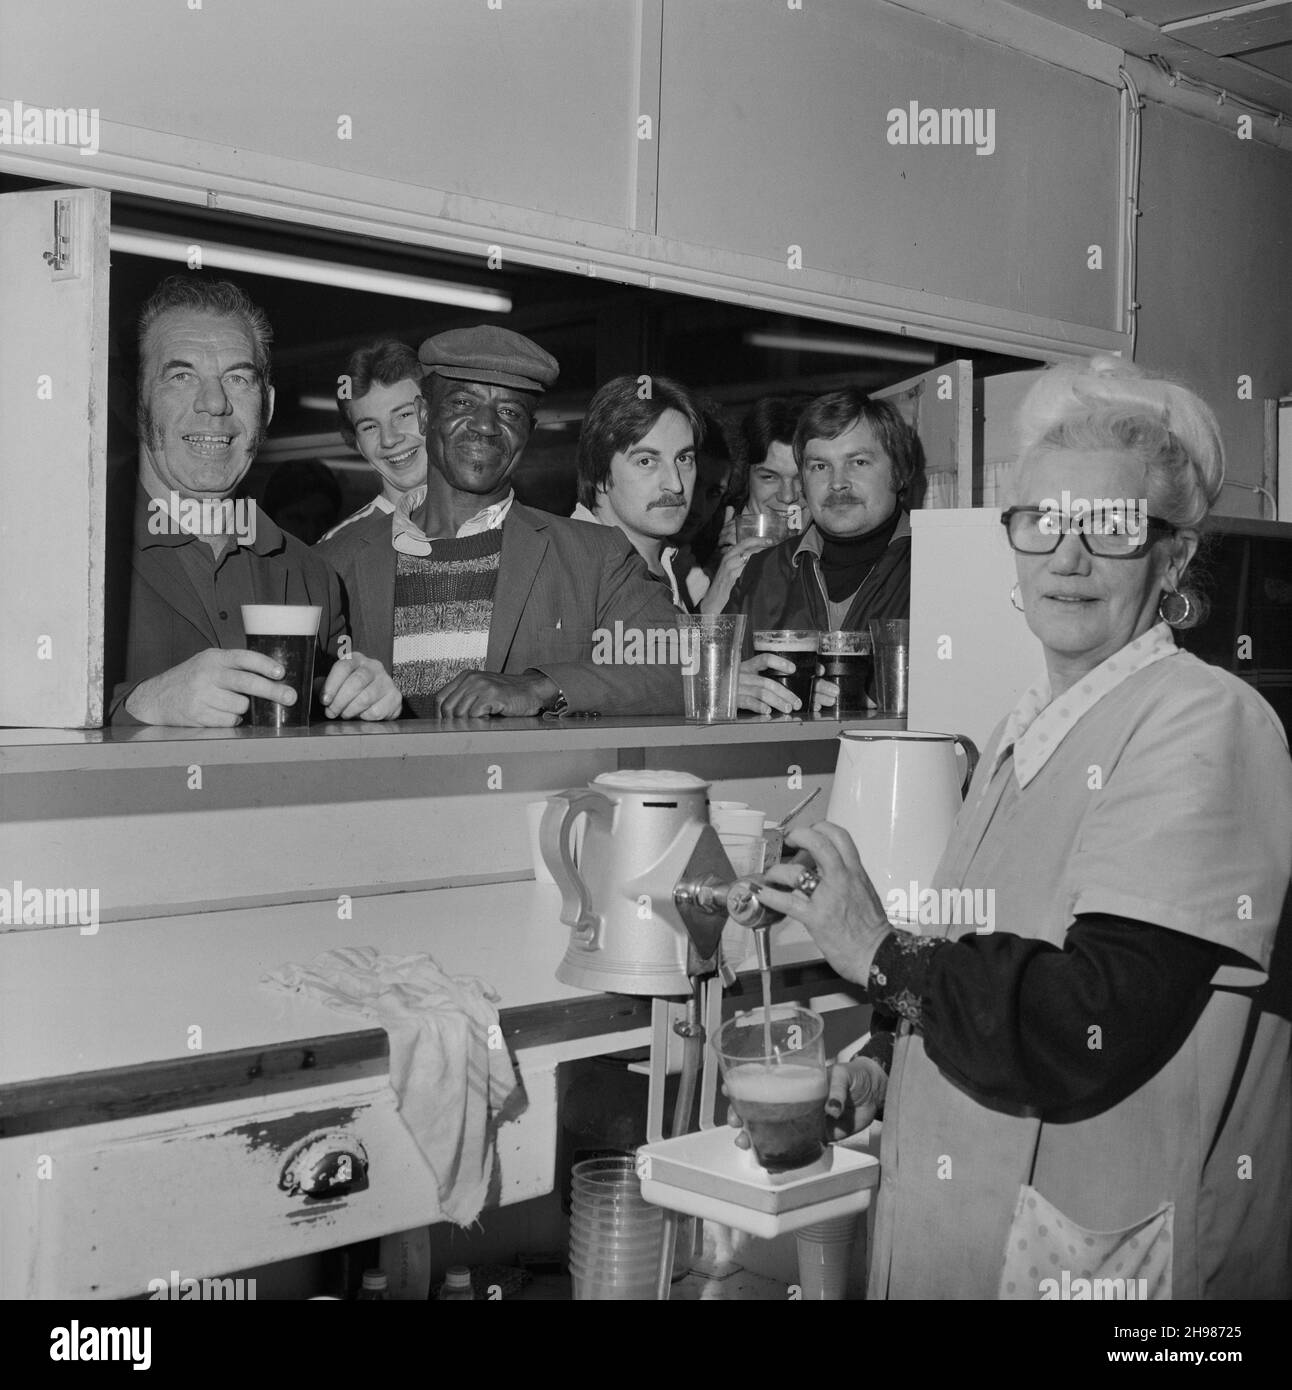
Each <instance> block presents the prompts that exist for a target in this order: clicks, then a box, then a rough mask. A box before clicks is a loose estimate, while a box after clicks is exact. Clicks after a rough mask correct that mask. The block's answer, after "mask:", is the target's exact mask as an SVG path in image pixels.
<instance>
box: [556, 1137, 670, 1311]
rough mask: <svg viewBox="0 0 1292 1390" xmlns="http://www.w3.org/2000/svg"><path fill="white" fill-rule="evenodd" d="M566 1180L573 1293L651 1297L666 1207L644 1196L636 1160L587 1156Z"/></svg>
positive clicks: (590, 1297) (594, 1296)
mask: <svg viewBox="0 0 1292 1390" xmlns="http://www.w3.org/2000/svg"><path fill="white" fill-rule="evenodd" d="M570 1186H571V1197H572V1201H571V1214H570V1255H569V1263H570V1274H571V1277H572V1279H573V1281H574V1297H575V1298H576V1299H578V1300H580V1301H586V1300H601V1299H654V1298H655V1296H656V1289H657V1281H658V1278H659V1262H660V1256H661V1253H662V1251H663V1244H664V1213H663V1210H662V1209H661V1208H660V1207H656V1206H654V1205H652V1204H651V1203H649V1202H647V1201H646V1200H645V1199H644V1198H643V1197H642V1195H641V1184H640V1182H639V1181H638V1178H637V1166H636V1160H635V1159H634V1158H633V1157H631V1156H622V1157H610V1158H590V1159H585V1160H584V1161H583V1162H582V1163H576V1164H575V1165H574V1171H573V1174H572V1177H571V1184H570Z"/></svg>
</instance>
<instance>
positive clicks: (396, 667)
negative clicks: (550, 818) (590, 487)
mask: <svg viewBox="0 0 1292 1390" xmlns="http://www.w3.org/2000/svg"><path fill="white" fill-rule="evenodd" d="M418 356H419V358H420V360H421V363H422V365H423V366H424V367H425V368H426V371H427V379H426V383H425V390H424V399H423V400H422V402H421V403H420V404H419V406H418V412H419V427H420V429H421V431H422V433H423V435H424V436H425V439H426V456H427V465H428V466H427V473H426V486H425V487H424V488H420V489H417V490H415V491H413V492H411V493H409V494H408V495H407V497H405V498H404V500H403V501H402V502H400V503H399V505H398V506H397V507H396V509H395V512H394V514H393V516H391V517H385V516H382V515H378V514H376V513H374V514H373V515H371V516H368V517H365V518H364V519H363V520H362V521H357V522H355V523H354V524H353V525H351V526H347V527H346V528H345V529H344V530H343V531H341V532H340V534H339V535H337V536H334V537H333V538H332V539H331V540H330V541H324V542H322V543H321V547H320V548H321V551H322V553H323V555H324V556H325V557H326V558H327V559H328V560H330V561H331V562H332V564H333V565H335V567H336V569H337V570H338V572H339V573H340V575H341V580H342V584H343V586H344V590H345V593H346V596H347V598H348V601H349V612H350V620H351V623H352V625H353V628H354V633H355V639H356V641H357V642H358V643H359V645H361V646H365V647H366V649H367V650H370V651H373V652H375V653H377V654H378V655H379V656H381V657H382V658H383V659H384V660H386V661H387V662H388V664H389V665H390V669H391V671H392V673H393V675H394V678H395V683H396V685H398V686H399V688H400V689H401V690H402V691H403V694H404V697H405V700H406V701H407V705H408V707H409V708H410V709H411V711H412V712H413V714H415V715H417V716H420V717H430V718H433V717H438V718H454V717H480V716H486V715H512V716H523V715H537V714H541V713H555V714H567V713H568V714H579V713H602V714H607V715H614V714H678V713H681V710H682V680H681V671H680V668H679V667H678V666H677V665H676V664H674V665H662V664H661V665H640V666H623V665H615V664H601V663H597V662H595V661H594V660H593V647H594V642H596V640H597V637H596V634H597V633H599V632H614V631H615V624H616V623H618V624H621V625H622V629H623V630H628V629H638V630H640V629H649V628H656V629H667V628H669V627H672V626H674V625H675V622H676V618H675V613H674V609H673V606H672V604H671V603H670V602H669V596H668V591H667V590H666V589H665V588H664V587H663V586H662V585H661V584H659V583H657V582H655V581H654V580H652V579H651V577H650V576H649V574H648V573H647V570H646V566H645V563H644V562H643V561H642V559H641V557H640V556H639V555H638V554H637V553H636V552H635V551H634V550H633V548H632V546H630V545H629V544H628V542H627V540H626V539H625V538H624V536H623V535H621V534H620V533H619V531H618V530H617V529H616V528H614V527H601V526H598V527H593V526H587V525H584V524H583V523H582V522H577V521H571V520H569V519H568V518H565V517H556V516H552V515H550V514H548V513H546V512H540V511H536V510H534V509H532V508H529V507H526V506H524V505H523V504H522V503H520V502H518V501H517V500H516V498H515V495H514V493H513V492H512V488H511V481H510V480H511V477H512V474H513V473H514V472H515V470H516V468H517V466H518V465H519V463H520V460H521V456H522V454H523V452H524V449H525V445H526V444H527V443H528V441H529V436H530V433H531V431H532V430H533V427H534V420H535V408H536V405H537V402H538V398H539V396H540V395H541V394H542V393H543V391H545V390H546V389H547V387H549V386H551V385H552V384H553V383H554V382H555V380H556V377H557V374H558V372H559V366H558V364H557V362H556V359H555V358H554V357H552V356H551V355H550V354H549V353H547V352H544V351H543V349H542V348H541V347H539V346H538V344H537V343H534V342H531V341H530V340H529V339H528V338H525V337H522V336H521V335H520V334H519V333H513V332H510V331H509V330H508V329H505V328H493V327H486V326H481V327H478V328H466V329H457V330H453V331H451V332H448V333H441V334H439V335H438V336H437V337H434V338H428V339H427V340H426V342H424V343H423V344H422V346H421V349H420V351H419V353H418Z"/></svg>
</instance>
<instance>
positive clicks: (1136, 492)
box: [764, 360, 1292, 1299]
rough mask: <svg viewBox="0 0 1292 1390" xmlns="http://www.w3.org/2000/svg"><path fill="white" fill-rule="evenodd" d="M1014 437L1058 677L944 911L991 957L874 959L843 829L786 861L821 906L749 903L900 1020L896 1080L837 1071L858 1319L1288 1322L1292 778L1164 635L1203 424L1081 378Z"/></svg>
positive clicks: (1020, 728)
mask: <svg viewBox="0 0 1292 1390" xmlns="http://www.w3.org/2000/svg"><path fill="white" fill-rule="evenodd" d="M1021 424H1022V436H1021V437H1022V442H1023V448H1022V453H1021V456H1020V459H1019V462H1018V464H1017V465H1016V468H1015V470H1014V474H1013V477H1012V498H1011V500H1012V503H1013V505H1012V506H1010V507H1009V508H1008V510H1007V511H1006V512H1005V513H1004V515H1003V518H1002V520H1003V521H1004V523H1005V531H1006V534H1007V536H1008V540H1009V544H1010V545H1011V547H1012V548H1013V550H1014V558H1015V563H1016V567H1017V575H1018V583H1017V585H1016V586H1015V588H1014V590H1013V591H1012V594H1011V599H1012V601H1013V602H1014V603H1015V606H1017V607H1021V608H1022V610H1023V612H1024V613H1025V614H1026V617H1027V623H1028V626H1029V627H1030V628H1031V630H1032V632H1033V633H1034V634H1035V635H1036V637H1037V639H1038V640H1039V641H1040V643H1041V647H1042V650H1043V654H1044V658H1045V670H1046V674H1045V677H1044V678H1043V679H1042V680H1041V681H1040V682H1038V684H1037V685H1036V686H1034V687H1033V688H1032V689H1031V690H1029V691H1028V692H1027V693H1026V695H1024V697H1023V698H1022V700H1021V701H1020V702H1019V704H1018V705H1017V707H1016V708H1015V709H1014V710H1013V711H1012V712H1011V713H1010V714H1009V715H1008V717H1007V718H1005V719H1004V720H1003V721H1002V723H1001V724H1000V725H999V726H998V727H997V729H996V730H995V732H994V733H993V735H992V737H991V739H990V741H989V743H988V745H987V748H986V751H985V753H984V756H983V758H982V760H981V762H980V763H979V766H978V770H977V773H976V774H975V777H974V781H973V784H972V786H971V787H970V790H969V795H968V797H967V799H966V801H965V805H964V808H963V810H962V812H961V814H960V817H959V819H958V820H957V822H956V827H955V830H954V831H953V833H952V836H951V840H950V843H949V844H948V846H947V849H946V853H945V855H944V857H943V860H942V863H941V865H940V867H939V870H938V874H937V878H936V880H935V883H934V885H932V886H934V887H939V888H941V887H948V888H962V887H963V888H971V889H984V890H990V891H994V893H995V906H996V910H995V921H996V924H997V930H996V931H995V932H994V933H992V934H990V935H975V934H974V932H973V928H972V927H964V928H959V927H953V928H950V929H947V928H931V929H927V928H926V929H925V934H922V935H919V936H913V935H908V934H906V933H896V932H893V931H892V930H890V928H889V927H888V924H887V922H886V921H885V918H884V913H883V908H882V905H881V903H880V901H879V899H878V897H877V895H876V893H875V891H874V888H873V887H872V885H871V882H870V880H869V878H868V877H867V875H866V872H865V869H864V868H863V866H862V865H861V863H860V862H859V860H858V857H857V853H856V850H855V848H854V846H853V843H852V841H851V840H850V839H849V837H848V836H847V835H846V834H845V833H844V832H843V831H842V830H840V829H839V828H838V827H837V826H832V825H818V826H815V827H813V828H812V829H810V830H807V831H803V832H800V833H799V834H798V835H797V836H794V837H791V840H792V842H794V841H797V843H798V844H799V845H801V846H802V847H804V848H806V849H808V850H810V851H811V853H812V854H813V855H814V856H815V858H816V861H817V866H818V867H817V870H816V878H817V880H818V885H817V886H816V888H815V891H814V892H813V893H812V895H811V898H810V900H809V899H808V898H807V897H805V896H804V894H803V893H802V892H801V891H797V887H796V885H797V882H798V878H799V876H800V875H801V873H802V871H801V870H798V869H795V868H793V867H792V866H788V865H783V866H780V867H778V868H777V869H776V870H775V871H774V877H776V879H777V880H778V881H779V882H781V883H783V884H785V885H786V888H787V890H789V891H767V892H766V893H765V894H764V896H765V898H766V900H767V902H768V903H769V905H771V906H772V907H775V908H777V909H779V910H781V911H784V912H786V913H787V914H788V915H789V916H792V917H796V918H798V919H799V920H800V921H802V922H803V923H805V925H806V926H807V927H808V929H809V931H810V932H811V933H812V935H813V937H814V938H815V940H816V941H817V943H818V945H819V946H820V947H821V948H822V950H823V952H824V953H825V955H826V958H827V959H828V960H829V962H830V963H831V965H833V967H834V968H835V969H836V970H837V971H838V972H839V973H840V974H841V975H842V976H844V977H845V978H846V979H849V980H852V981H853V982H855V983H856V984H858V985H860V986H862V987H863V988H864V989H865V990H866V991H867V993H868V995H869V997H870V998H871V999H872V1000H873V1001H874V1002H875V1004H876V1006H877V1014H879V1013H880V1012H882V1011H887V1012H888V1013H889V1014H890V1015H893V1016H896V1017H897V1018H898V1019H900V1023H899V1026H898V1036H897V1039H896V1044H895V1046H894V1047H893V1049H892V1052H891V1059H890V1058H885V1057H884V1056H883V1048H882V1046H879V1045H876V1046H874V1047H872V1048H871V1049H870V1050H871V1051H872V1052H873V1053H874V1054H875V1055H873V1056H869V1057H863V1058H861V1059H858V1060H857V1061H855V1062H853V1063H851V1064H850V1068H851V1075H850V1080H851V1090H852V1099H853V1101H854V1103H855V1105H856V1107H857V1110H858V1113H859V1114H861V1115H863V1116H864V1115H865V1114H866V1113H868V1108H869V1107H874V1106H876V1105H880V1104H882V1105H883V1106H884V1112H883V1113H884V1133H883V1147H882V1154H881V1157H882V1162H883V1176H882V1183H881V1188H880V1193H879V1198H878V1205H877V1210H876V1232H875V1248H874V1250H873V1252H872V1263H871V1273H870V1297H872V1298H997V1297H999V1298H1019V1299H1022V1298H1032V1299H1035V1298H1070V1297H1091V1296H1095V1294H1094V1292H1093V1290H1094V1289H1095V1287H1096V1286H1095V1285H1094V1281H1095V1280H1102V1281H1104V1282H1103V1283H1102V1284H1101V1285H1099V1286H1098V1288H1099V1292H1098V1295H1097V1296H1099V1297H1104V1298H1109V1297H1118V1296H1124V1297H1131V1298H1143V1297H1151V1298H1287V1297H1289V1296H1290V1295H1292V1277H1290V1272H1289V1235H1290V1228H1292V1101H1290V1097H1292V1069H1290V1062H1289V1041H1290V1038H1292V1029H1290V1025H1289V1022H1288V1018H1287V1017H1286V1015H1287V1013H1288V1009H1287V1007H1286V1002H1280V1000H1279V998H1278V997H1277V996H1278V993H1279V988H1280V987H1281V989H1282V999H1283V1001H1286V999H1287V996H1288V988H1287V981H1286V979H1284V978H1282V977H1283V976H1286V974H1287V970H1286V957H1287V952H1288V942H1287V940H1286V938H1284V939H1283V940H1282V941H1281V942H1280V951H1279V956H1280V962H1281V964H1280V965H1279V966H1276V971H1278V972H1279V974H1278V977H1277V978H1272V977H1270V975H1269V974H1268V972H1269V970H1270V963H1271V957H1272V955H1273V953H1274V941H1275V934H1276V928H1277V926H1278V923H1279V921H1280V917H1281V914H1283V911H1284V906H1285V900H1286V898H1287V892H1288V882H1289V874H1290V872H1292V761H1290V760H1289V757H1288V750H1287V741H1286V738H1285V736H1284V734H1283V731H1282V728H1281V727H1280V725H1279V724H1278V722H1277V720H1276V718H1275V716H1274V713H1273V711H1272V710H1271V709H1270V707H1269V706H1268V705H1267V704H1266V703H1265V701H1264V700H1263V699H1262V698H1261V697H1260V696H1259V695H1258V694H1257V693H1256V692H1255V691H1254V690H1252V689H1251V688H1250V687H1249V686H1247V685H1246V684H1244V683H1243V682H1242V681H1240V680H1238V679H1237V678H1236V677H1234V676H1232V675H1229V674H1228V673H1226V672H1224V671H1222V670H1219V669H1218V668H1215V667H1212V666H1208V665H1206V664H1204V663H1203V662H1201V661H1199V660H1197V659H1196V658H1195V657H1193V656H1192V655H1190V654H1189V653H1187V652H1183V651H1181V650H1179V649H1178V648H1177V647H1176V645H1175V642H1174V640H1173V636H1172V630H1171V629H1172V625H1181V624H1184V623H1188V622H1189V621H1190V620H1191V619H1192V618H1193V617H1194V615H1195V613H1196V608H1197V603H1198V600H1197V598H1196V597H1195V596H1193V595H1191V594H1189V593H1188V591H1187V590H1186V589H1185V588H1184V587H1183V580H1184V576H1185V572H1186V570H1187V568H1188V565H1189V562H1190V560H1191V559H1192V558H1193V555H1194V552H1195V550H1196V547H1197V544H1198V537H1199V527H1200V526H1201V524H1202V522H1203V520H1204V519H1205V517H1206V515H1207V513H1208V511H1209V509H1210V507H1211V505H1212V504H1213V503H1214V501H1215V499H1216V497H1217V496H1218V494H1219V491H1220V486H1221V482H1222V480H1223V472H1224V466H1223V459H1222V454H1221V447H1220V440H1219V435H1218V432H1217V429H1216V423H1215V418H1214V416H1213V415H1212V413H1211V411H1210V410H1209V409H1208V408H1207V406H1206V405H1205V404H1204V403H1203V402H1202V401H1200V400H1199V399H1198V398H1197V397H1196V396H1194V395H1193V394H1192V393H1191V392H1189V391H1187V390H1185V389H1184V388H1183V387H1181V386H1178V385H1176V384H1174V383H1171V382H1168V381H1164V380H1158V379H1154V378H1151V377H1148V376H1145V375H1143V374H1142V373H1141V372H1139V371H1138V370H1137V369H1136V368H1134V367H1131V366H1129V365H1127V364H1122V363H1120V362H1115V361H1107V360H1097V361H1096V362H1094V363H1092V364H1090V365H1089V366H1087V367H1084V368H1073V367H1061V368H1054V369H1051V370H1050V371H1049V372H1047V373H1046V375H1045V376H1044V377H1043V378H1042V380H1041V381H1040V382H1039V383H1038V385H1037V387H1036V388H1034V390H1033V391H1032V393H1031V395H1030V396H1029V397H1028V399H1027V401H1026V402H1025V403H1024V406H1023V410H1022V415H1021ZM1086 500H1088V501H1089V502H1090V503H1091V504H1096V503H1099V504H1102V505H1092V506H1091V507H1085V506H1083V505H1082V502H1083V501H1086ZM1002 601H1004V595H1002ZM809 886H810V884H809ZM1286 930H1287V928H1286V927H1285V931H1286ZM930 932H931V933H932V934H928V933H930ZM939 933H942V934H939ZM1258 987H1259V988H1258ZM877 1036H878V1035H877ZM885 1092H886V1094H885ZM1083 1281H1084V1282H1083ZM1118 1281H1120V1282H1118Z"/></svg>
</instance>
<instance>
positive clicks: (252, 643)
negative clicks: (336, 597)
mask: <svg viewBox="0 0 1292 1390" xmlns="http://www.w3.org/2000/svg"><path fill="white" fill-rule="evenodd" d="M322 614H323V610H322V608H320V607H319V606H318V605H317V604H309V603H244V604H243V605H242V629H243V631H244V632H245V633H246V634H247V648H248V650H249V651H253V652H260V653H261V654H262V655H263V656H267V657H269V658H270V659H271V660H273V661H276V662H278V663H279V665H280V666H282V668H283V679H282V683H283V684H284V685H290V686H291V688H292V689H293V690H294V691H295V692H296V703H295V704H293V705H280V704H279V703H278V701H277V700H264V699H261V698H260V697H259V696H256V695H253V696H252V697H251V708H250V709H249V710H248V711H247V723H248V724H250V725H251V726H252V727H253V728H256V729H303V728H305V727H306V726H307V725H308V724H309V722H310V696H311V695H312V694H313V690H314V649H315V646H316V645H317V643H318V631H319V619H320V618H321V617H322Z"/></svg>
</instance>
